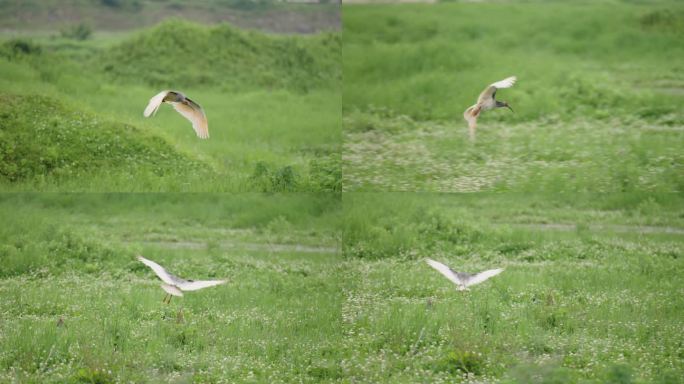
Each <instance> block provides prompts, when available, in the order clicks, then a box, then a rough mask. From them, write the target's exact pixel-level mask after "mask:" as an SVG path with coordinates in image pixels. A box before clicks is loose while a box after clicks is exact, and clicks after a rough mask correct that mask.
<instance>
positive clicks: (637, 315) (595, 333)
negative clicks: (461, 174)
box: [340, 193, 684, 384]
mask: <svg viewBox="0 0 684 384" xmlns="http://www.w3.org/2000/svg"><path fill="white" fill-rule="evenodd" d="M683 206H684V205H683V202H682V199H681V196H674V195H667V194H666V195H658V194H616V195H596V194H589V195H584V194H577V195H571V196H570V195H567V196H566V195H559V196H539V195H534V194H477V195H471V194H465V195H457V194H406V193H394V194H392V193H384V194H374V193H366V194H364V193H349V194H345V197H344V219H343V231H342V233H343V253H344V255H345V258H346V260H347V267H348V268H349V270H350V272H348V274H349V276H350V277H349V279H348V280H349V282H348V283H347V284H346V285H345V287H346V288H345V289H346V290H345V301H344V303H343V307H342V323H343V325H342V329H343V332H344V334H345V335H346V338H345V340H344V344H345V345H346V346H347V349H348V355H347V357H346V358H345V360H344V364H342V365H341V368H340V375H343V377H344V379H342V380H341V381H343V382H369V383H377V382H387V383H417V382H421V383H447V382H449V383H454V382H455V383H520V384H523V383H524V384H529V383H564V384H566V383H681V382H682V377H684V359H683V356H684V336H683V335H684V333H683V332H682V322H681V319H682V316H684V299H683V298H684V295H683V294H684V288H683V287H684V286H683V285H682V273H683V272H684V262H683V261H684V259H682V257H683V256H684V253H683V250H684V249H683V248H682V244H683V240H684V223H683V222H682V218H683V217H684V216H683V213H684V211H683V210H682V207H683ZM427 257H429V258H432V259H435V260H438V261H441V262H443V263H445V264H447V265H449V266H450V267H451V268H453V269H455V270H457V271H466V272H470V273H474V272H479V271H483V270H486V269H491V268H498V267H501V268H505V270H504V272H503V273H501V274H500V275H498V276H495V277H493V278H491V279H490V280H487V281H485V282H484V283H482V284H480V285H476V286H473V287H471V290H470V291H468V292H459V291H457V290H456V289H455V287H454V285H453V284H452V283H451V282H450V281H448V280H447V279H445V278H444V277H443V276H442V275H440V274H439V273H438V272H437V271H435V270H433V269H431V268H430V267H429V266H428V265H427V264H426V263H425V261H424V259H425V258H427Z"/></svg>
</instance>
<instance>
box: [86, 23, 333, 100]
mask: <svg viewBox="0 0 684 384" xmlns="http://www.w3.org/2000/svg"><path fill="white" fill-rule="evenodd" d="M340 61H341V40H340V38H339V35H335V34H322V35H319V36H313V37H302V36H289V37H281V36H270V35H265V34H261V33H257V32H247V31H243V30H238V29H236V28H233V27H231V26H230V25H227V24H222V25H219V26H217V27H209V28H207V27H203V26H199V25H196V24H192V23H188V22H184V21H180V20H172V21H166V22H163V23H161V24H159V25H157V26H155V27H154V28H151V29H148V30H145V31H144V32H142V33H140V34H138V35H137V36H135V37H132V38H130V39H128V40H126V41H124V42H123V43H121V44H119V45H116V46H114V47H112V48H110V49H108V50H106V51H105V52H104V53H103V54H102V55H101V57H100V60H99V64H100V65H101V67H102V68H103V69H104V71H106V72H108V73H109V74H111V75H113V76H114V77H116V78H119V79H126V80H127V79H136V81H140V80H141V79H142V80H143V81H144V82H146V83H148V84H150V85H154V86H169V84H173V85H174V86H175V87H187V86H193V87H196V86H205V87H208V86H211V87H217V86H220V87H222V88H223V89H225V90H228V91H235V90H236V89H251V88H269V89H271V88H287V89H291V90H296V91H307V90H309V89H312V88H320V87H325V88H329V87H334V86H337V85H338V84H339V82H340V79H341V68H340V65H339V63H340Z"/></svg>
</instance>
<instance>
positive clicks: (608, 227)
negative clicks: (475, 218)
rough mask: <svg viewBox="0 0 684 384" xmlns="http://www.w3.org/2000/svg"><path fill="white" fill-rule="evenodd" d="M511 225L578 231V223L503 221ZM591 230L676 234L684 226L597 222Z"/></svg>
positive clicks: (678, 233) (544, 229)
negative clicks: (519, 222) (518, 222)
mask: <svg viewBox="0 0 684 384" xmlns="http://www.w3.org/2000/svg"><path fill="white" fill-rule="evenodd" d="M501 224H505V225H510V226H512V227H516V228H525V229H537V230H540V231H565V232H570V231H576V230H577V225H575V224H566V223H537V224H535V223H531V224H517V223H501ZM588 229H589V230H590V231H604V232H618V233H643V234H652V233H654V234H675V235H684V228H679V227H668V226H650V225H619V224H596V225H589V226H588Z"/></svg>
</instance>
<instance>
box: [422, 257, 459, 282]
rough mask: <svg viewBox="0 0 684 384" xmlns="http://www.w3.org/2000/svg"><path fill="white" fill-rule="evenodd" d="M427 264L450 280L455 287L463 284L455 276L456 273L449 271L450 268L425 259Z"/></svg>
mask: <svg viewBox="0 0 684 384" xmlns="http://www.w3.org/2000/svg"><path fill="white" fill-rule="evenodd" d="M426 261H427V263H428V264H430V266H431V267H432V268H434V269H436V270H437V271H438V272H439V273H441V274H442V275H444V277H446V278H447V279H449V280H451V281H452V282H453V283H454V284H456V285H461V284H463V283H462V282H461V279H459V278H458V276H456V273H455V272H454V271H452V270H451V268H449V267H447V266H446V265H444V264H442V263H440V262H439V261H434V260H432V259H427V260H426Z"/></svg>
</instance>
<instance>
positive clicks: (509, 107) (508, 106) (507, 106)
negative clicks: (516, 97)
mask: <svg viewBox="0 0 684 384" xmlns="http://www.w3.org/2000/svg"><path fill="white" fill-rule="evenodd" d="M506 108H508V109H510V110H511V112H515V111H514V110H513V108H511V106H510V105H508V104H506Z"/></svg>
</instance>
